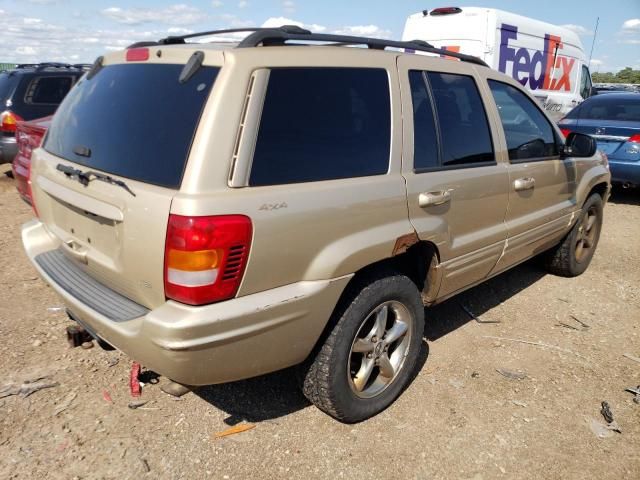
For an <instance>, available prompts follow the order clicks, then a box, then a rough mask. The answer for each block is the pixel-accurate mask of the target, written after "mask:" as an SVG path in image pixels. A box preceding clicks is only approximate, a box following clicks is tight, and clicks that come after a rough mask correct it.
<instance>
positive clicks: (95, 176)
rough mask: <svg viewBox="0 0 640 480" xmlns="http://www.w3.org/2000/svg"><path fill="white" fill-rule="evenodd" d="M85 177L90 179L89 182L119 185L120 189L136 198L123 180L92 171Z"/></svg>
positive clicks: (85, 173) (86, 173)
mask: <svg viewBox="0 0 640 480" xmlns="http://www.w3.org/2000/svg"><path fill="white" fill-rule="evenodd" d="M83 175H84V177H85V178H87V179H88V181H89V182H90V181H91V180H100V181H101V182H106V183H110V184H111V185H117V186H118V187H122V188H124V189H125V190H126V191H127V192H129V193H130V194H131V195H133V196H134V197H135V196H136V194H135V193H133V190H131V189H130V188H129V185H127V184H126V183H124V182H123V181H122V180H118V179H117V178H113V177H110V176H109V175H105V174H104V173H98V172H93V171H91V170H90V171H88V172H84V174H83ZM91 177H93V178H91Z"/></svg>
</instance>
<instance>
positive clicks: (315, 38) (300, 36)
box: [127, 25, 488, 67]
mask: <svg viewBox="0 0 640 480" xmlns="http://www.w3.org/2000/svg"><path fill="white" fill-rule="evenodd" d="M241 32H248V33H249V35H248V36H247V37H246V38H244V40H240V41H239V43H238V45H237V47H236V48H250V47H258V46H261V45H262V46H265V47H268V46H276V45H279V46H283V45H286V42H288V41H302V42H325V43H329V44H334V45H366V46H367V47H368V48H371V49H376V50H384V49H385V48H399V49H404V50H405V51H406V50H411V51H420V52H426V53H433V54H436V55H442V56H447V57H453V58H457V59H458V60H461V61H463V62H469V63H474V64H476V65H481V66H483V67H488V65H487V64H486V63H485V62H484V61H482V60H481V59H480V58H478V57H474V56H472V55H466V54H464V53H458V52H452V51H449V50H445V49H442V48H436V47H434V46H433V45H431V44H430V43H428V42H425V41H422V40H411V41H408V42H401V41H396V40H383V39H380V38H370V37H357V36H351V35H334V34H331V33H313V32H311V31H310V30H307V29H304V28H302V27H299V26H297V25H283V26H282V27H277V28H229V29H226V30H210V31H207V32H197V33H190V34H188V35H180V36H169V37H166V38H162V39H160V40H158V41H157V42H148V41H147V42H137V43H134V44H132V45H130V46H129V47H127V48H136V47H150V46H154V45H174V44H183V43H186V40H187V39H189V38H196V37H207V36H211V35H223V34H229V33H241Z"/></svg>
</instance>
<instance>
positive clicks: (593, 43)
mask: <svg viewBox="0 0 640 480" xmlns="http://www.w3.org/2000/svg"><path fill="white" fill-rule="evenodd" d="M599 23H600V17H598V18H597V19H596V28H595V30H594V31H593V41H592V42H591V52H589V68H591V57H592V56H593V47H594V46H595V44H596V35H598V24H599Z"/></svg>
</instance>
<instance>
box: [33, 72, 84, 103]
mask: <svg viewBox="0 0 640 480" xmlns="http://www.w3.org/2000/svg"><path fill="white" fill-rule="evenodd" d="M73 82H74V77H71V76H68V77H66V76H65V77H35V78H34V79H33V80H31V83H29V86H28V87H27V90H26V92H25V96H24V103H26V104H27V105H59V104H60V102H62V100H64V97H66V96H67V93H69V90H71V87H72V86H73Z"/></svg>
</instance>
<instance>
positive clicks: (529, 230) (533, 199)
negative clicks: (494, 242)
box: [488, 78, 576, 271]
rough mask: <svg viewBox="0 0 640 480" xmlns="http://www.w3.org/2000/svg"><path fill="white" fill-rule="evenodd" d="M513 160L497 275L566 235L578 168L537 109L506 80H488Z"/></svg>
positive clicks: (533, 102)
mask: <svg viewBox="0 0 640 480" xmlns="http://www.w3.org/2000/svg"><path fill="white" fill-rule="evenodd" d="M488 87H489V91H490V92H491V95H492V96H493V98H494V101H495V103H494V106H493V108H497V110H498V114H499V116H500V119H501V122H502V126H503V130H502V131H503V132H504V140H502V141H504V142H506V147H507V150H508V155H509V211H508V213H507V217H506V225H507V231H508V234H509V239H508V242H507V247H506V249H505V254H504V255H503V256H502V258H501V259H500V262H499V263H498V265H497V266H496V269H495V271H499V270H503V269H505V268H507V267H509V266H510V265H513V264H514V263H517V262H519V261H521V260H524V259H526V258H528V257H530V256H532V255H534V254H536V253H540V252H541V251H543V250H544V249H545V248H547V247H548V246H549V244H550V243H552V242H554V241H555V240H557V239H558V238H559V236H562V235H563V234H564V232H565V231H566V228H567V226H568V223H569V221H570V218H571V214H572V212H573V211H574V210H575V208H576V206H575V204H574V202H573V201H572V199H573V193H574V191H575V187H576V173H575V164H574V161H573V160H572V159H571V158H565V159H563V158H561V157H560V149H561V140H560V139H559V136H558V134H557V133H556V131H555V129H554V128H553V126H552V124H551V122H550V121H549V120H548V118H547V117H546V116H545V115H544V114H543V113H542V111H541V110H540V107H539V106H538V105H537V103H536V102H535V101H534V100H532V99H531V98H530V97H529V96H528V95H527V94H525V93H524V92H523V91H522V90H521V88H519V87H516V86H514V85H513V84H511V83H510V82H507V81H505V80H504V79H500V80H499V79H497V78H496V79H492V78H489V80H488Z"/></svg>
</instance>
